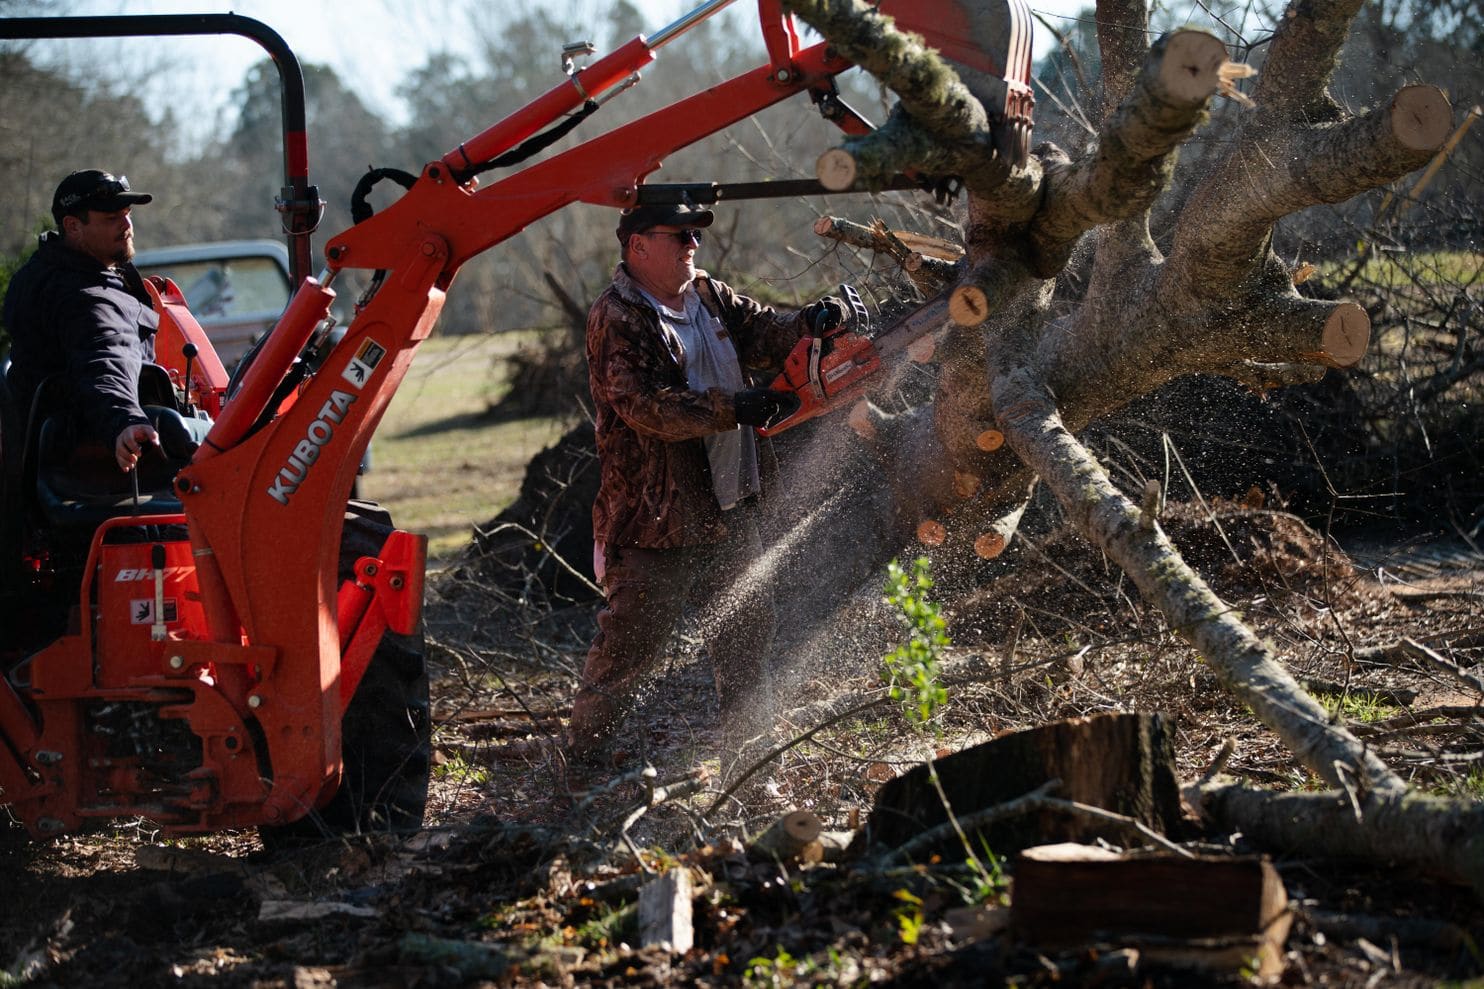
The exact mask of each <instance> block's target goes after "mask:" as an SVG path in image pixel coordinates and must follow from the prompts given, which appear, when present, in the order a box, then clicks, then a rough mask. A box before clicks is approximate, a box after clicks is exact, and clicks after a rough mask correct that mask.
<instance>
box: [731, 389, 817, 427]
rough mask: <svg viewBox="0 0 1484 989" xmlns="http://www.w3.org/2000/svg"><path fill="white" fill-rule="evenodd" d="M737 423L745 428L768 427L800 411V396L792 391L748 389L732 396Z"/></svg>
mask: <svg viewBox="0 0 1484 989" xmlns="http://www.w3.org/2000/svg"><path fill="white" fill-rule="evenodd" d="M732 402H733V404H734V405H735V406H736V408H737V422H739V423H740V424H742V425H744V426H761V427H764V428H766V427H768V426H771V425H773V424H774V423H777V422H782V421H783V420H784V419H787V418H788V417H789V416H791V415H793V414H794V413H795V412H797V411H799V405H800V404H801V403H800V402H799V396H797V395H795V394H794V393H793V392H791V391H774V390H773V389H771V388H746V389H743V390H742V391H739V392H737V393H736V394H735V395H733V396H732Z"/></svg>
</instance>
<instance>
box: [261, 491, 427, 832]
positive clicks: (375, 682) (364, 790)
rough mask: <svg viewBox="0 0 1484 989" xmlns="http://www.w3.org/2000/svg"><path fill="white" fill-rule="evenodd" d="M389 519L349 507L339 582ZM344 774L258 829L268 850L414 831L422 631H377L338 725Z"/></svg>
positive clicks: (420, 797)
mask: <svg viewBox="0 0 1484 989" xmlns="http://www.w3.org/2000/svg"><path fill="white" fill-rule="evenodd" d="M391 529H392V526H391V519H390V517H389V516H387V515H386V513H385V512H383V511H381V510H380V509H379V508H378V507H376V506H373V505H371V504H369V503H364V502H353V503H352V504H351V508H350V510H349V511H347V512H346V516H345V531H344V534H343V535H342V536H341V540H340V580H341V581H342V582H343V581H345V580H347V579H349V578H350V577H351V576H353V574H354V571H355V562H356V560H358V559H360V558H361V557H363V556H375V555H376V554H377V553H379V552H380V551H381V547H382V544H383V543H385V542H386V537H387V535H388V534H389V533H390V532H391ZM341 753H342V759H343V761H344V770H343V772H342V774H341V779H340V789H339V791H338V792H336V794H335V796H334V797H333V798H331V800H330V802H329V803H328V804H326V805H325V806H323V807H321V808H320V809H318V810H316V811H312V812H310V813H309V814H306V815H305V816H304V817H302V818H300V819H299V820H297V821H294V822H293V823H291V824H286V825H278V826H269V825H264V826H262V827H260V828H259V829H258V831H259V834H260V835H261V837H262V839H263V844H264V846H266V847H267V848H269V849H270V850H276V849H283V848H291V847H302V846H304V845H306V844H311V843H314V842H319V841H324V840H327V839H332V838H338V837H341V836H344V835H364V834H389V833H390V834H398V833H401V834H407V833H410V832H413V831H416V830H418V829H419V828H421V827H422V823H423V812H424V810H425V808H426V806H427V801H428V777H429V774H430V772H431V770H432V762H431V755H432V718H431V715H430V712H429V701H428V667H427V662H426V659H425V657H424V647H423V637H422V631H421V630H418V631H417V632H416V633H414V634H412V635H396V634H394V633H392V632H387V633H385V634H384V635H383V636H382V638H381V643H380V644H379V645H378V646H377V647H376V652H375V654H374V655H373V656H372V657H371V664H370V665H369V666H368V667H367V668H366V674H365V676H363V677H362V678H361V683H360V685H359V686H358V687H357V688H356V693H355V696H354V697H353V698H351V702H350V707H349V708H347V709H346V712H345V718H344V720H343V721H342V722H341Z"/></svg>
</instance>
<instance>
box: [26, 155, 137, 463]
mask: <svg viewBox="0 0 1484 989" xmlns="http://www.w3.org/2000/svg"><path fill="white" fill-rule="evenodd" d="M153 198H154V197H153V196H151V195H149V194H148V193H144V192H135V191H134V190H132V189H130V188H129V180H128V179H127V178H125V177H123V176H119V177H117V178H115V177H114V176H113V175H111V174H110V173H108V172H105V171H101V170H99V169H96V168H88V169H83V170H81V171H76V172H73V173H72V174H70V175H68V176H67V177H66V178H65V179H63V180H62V182H61V184H60V185H58V186H57V190H56V192H55V193H54V194H53V196H52V219H53V220H55V221H56V224H57V229H56V230H54V231H47V232H46V233H44V234H42V235H41V241H40V245H39V246H38V248H37V250H36V253H35V254H33V255H31V258H30V259H29V260H28V261H27V262H26V263H25V264H24V265H23V266H22V267H21V269H20V270H19V271H17V272H16V274H15V277H14V278H13V279H12V280H11V282H10V288H9V290H8V291H7V292H6V295H5V325H6V327H8V328H9V330H10V333H11V336H12V338H13V341H14V342H13V345H12V349H11V355H10V359H11V367H10V371H9V377H10V383H11V386H12V387H13V389H14V392H15V395H16V398H17V401H18V403H19V406H20V408H22V409H26V408H29V407H30V404H31V399H32V397H33V396H34V395H35V393H36V389H37V388H38V387H39V386H40V384H41V382H42V381H43V380H44V379H46V378H48V377H51V376H53V375H57V376H60V377H61V378H62V379H63V381H64V382H65V384H64V387H65V389H66V404H67V407H69V408H72V409H74V410H76V414H75V417H74V418H75V425H76V426H77V428H78V429H79V431H80V434H81V435H83V436H86V437H88V438H91V439H95V440H97V441H98V442H101V443H103V444H105V445H107V446H108V447H110V448H112V450H113V451H114V457H115V458H116V459H117V461H118V465H119V469H120V470H124V471H128V470H132V469H133V467H134V465H135V464H136V463H137V462H138V460H139V455H140V452H141V450H142V449H143V447H144V446H145V445H146V444H150V443H157V442H159V437H158V436H157V435H156V434H155V431H154V429H153V428H152V427H151V426H150V424H149V418H148V417H147V416H146V415H145V414H144V410H143V409H141V408H140V406H139V400H138V384H139V371H140V366H141V365H142V364H144V363H145V362H148V361H152V360H154V335H155V331H156V330H157V329H158V328H159V316H158V315H157V314H156V313H155V311H154V309H153V308H152V307H151V303H150V298H149V295H148V293H147V292H146V291H145V288H144V284H143V281H142V280H141V279H140V276H139V272H138V271H136V270H135V269H134V266H133V265H132V264H131V263H130V262H131V261H132V260H133V259H134V221H133V218H132V216H131V210H132V208H133V207H135V206H142V205H144V204H146V203H148V202H150V201H151V200H152V199H153Z"/></svg>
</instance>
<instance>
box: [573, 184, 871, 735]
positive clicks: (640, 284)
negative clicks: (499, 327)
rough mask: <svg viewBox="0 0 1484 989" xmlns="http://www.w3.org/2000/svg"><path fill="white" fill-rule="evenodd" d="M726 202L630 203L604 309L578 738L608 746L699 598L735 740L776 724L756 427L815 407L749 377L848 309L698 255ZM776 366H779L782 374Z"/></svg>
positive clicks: (591, 346) (594, 369)
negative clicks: (593, 580)
mask: <svg viewBox="0 0 1484 989" xmlns="http://www.w3.org/2000/svg"><path fill="white" fill-rule="evenodd" d="M712 218H713V214H712V213H711V211H710V210H706V209H698V208H694V207H690V206H687V205H684V204H681V205H659V206H640V207H635V208H633V209H629V210H625V211H624V212H623V214H622V215H621V217H620V219H619V223H618V230H617V233H618V241H619V245H620V255H621V258H622V260H621V261H620V263H619V265H618V269H617V270H616V271H615V273H614V276H613V282H612V284H610V285H609V286H608V288H607V289H606V290H604V292H603V293H602V294H601V295H600V296H599V297H598V299H597V301H596V302H595V303H594V304H593V307H592V310H591V311H590V312H589V314H588V320H587V360H588V381H589V384H590V386H591V389H592V395H593V402H594V405H595V411H596V425H595V429H596V434H597V448H598V461H599V472H600V480H599V489H598V495H597V499H596V501H595V503H594V505H593V539H594V543H595V545H594V554H593V564H594V570H595V571H596V572H597V575H598V581H599V583H600V584H601V585H602V587H603V591H604V597H605V605H604V608H603V609H602V611H601V612H600V613H599V615H598V633H597V636H596V637H595V639H594V640H593V643H592V647H591V649H590V650H589V652H588V656H587V662H586V665H585V667H584V668H583V672H582V682H581V684H580V685H579V688H578V692H577V697H576V699H575V700H574V701H573V705H572V721H571V727H570V733H569V747H570V751H571V752H572V754H573V755H574V756H575V757H577V758H579V759H581V760H584V761H590V762H591V761H603V760H605V759H606V758H607V757H608V755H609V754H610V748H611V743H612V742H613V739H614V737H615V735H616V733H617V732H618V729H619V728H620V726H621V723H622V721H623V719H624V716H625V715H626V714H627V712H628V710H629V708H630V707H631V706H632V704H633V700H634V694H635V691H636V689H637V687H638V683H639V680H640V679H641V678H642V677H643V675H644V674H645V673H646V672H647V671H649V670H650V669H651V668H652V667H653V666H654V664H655V662H656V661H657V659H658V658H659V655H660V650H661V649H662V648H663V647H664V645H665V643H666V642H667V641H668V640H669V638H670V636H671V634H672V633H673V631H674V630H675V627H676V624H677V622H678V621H679V619H680V618H681V616H682V613H683V612H684V611H685V609H686V608H687V607H691V608H693V609H694V613H695V615H696V617H697V618H698V620H699V625H700V632H701V636H702V640H703V643H704V646H705V650H706V653H707V655H708V658H709V659H710V661H711V666H712V676H713V678H714V681H715V684H716V693H717V697H718V700H719V702H720V707H721V716H722V727H723V730H724V732H725V734H726V736H727V740H728V743H729V744H732V745H740V744H742V743H745V742H746V740H747V739H748V738H750V737H752V736H754V735H756V734H757V733H758V732H759V731H761V730H764V729H765V728H766V727H767V726H768V725H769V723H770V722H771V713H772V688H771V682H770V677H769V671H768V664H767V653H768V650H769V648H770V646H771V643H772V638H773V630H774V623H775V615H774V609H773V596H772V591H771V588H770V587H769V583H768V582H769V579H770V577H769V575H767V574H762V573H754V572H749V570H750V568H751V567H752V564H753V563H755V562H756V561H757V560H758V557H759V556H760V554H761V550H762V540H761V537H760V535H759V531H758V518H757V512H758V503H759V499H760V497H761V495H762V493H763V484H762V474H763V469H762V467H761V466H760V460H761V459H762V458H761V457H760V451H759V447H758V438H757V435H756V434H755V433H754V431H753V427H758V426H767V425H770V424H773V423H776V422H779V421H781V420H783V419H785V418H787V417H788V416H789V415H790V414H792V412H793V411H794V410H795V409H797V408H798V405H799V400H798V398H797V397H796V396H794V395H793V393H791V392H782V391H770V390H768V389H766V388H755V387H749V385H748V372H776V371H777V370H778V368H779V367H780V365H781V364H782V362H783V360H784V358H785V357H786V356H787V355H788V353H789V350H790V349H791V348H792V346H793V345H794V344H795V342H797V341H798V339H799V338H800V337H801V336H804V335H806V334H808V333H810V332H811V331H813V332H819V331H820V329H822V328H825V327H829V326H833V325H834V324H835V323H838V322H839V321H840V319H841V318H843V315H844V310H843V308H842V307H841V305H840V304H839V303H838V302H837V301H836V300H834V299H822V300H820V301H819V302H815V303H813V304H811V305H809V306H806V307H804V308H803V309H802V310H799V311H798V312H795V313H790V314H786V315H785V314H782V313H777V312H774V311H773V310H772V309H770V308H767V307H765V306H762V305H760V304H759V303H757V302H755V301H753V300H752V299H749V298H746V297H745V296H742V295H739V294H737V293H736V292H734V291H733V290H732V289H731V288H729V287H728V286H727V285H725V284H723V283H722V282H719V281H717V280H716V279H714V278H711V277H710V276H708V275H707V274H706V273H705V272H704V271H700V270H698V269H697V268H696V267H695V254H696V249H697V248H698V247H699V246H700V244H701V240H702V236H703V231H704V230H705V228H707V227H709V226H710V225H711V221H712ZM771 377H772V375H771V373H770V374H769V376H768V380H771Z"/></svg>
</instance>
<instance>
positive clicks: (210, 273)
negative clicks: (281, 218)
mask: <svg viewBox="0 0 1484 989" xmlns="http://www.w3.org/2000/svg"><path fill="white" fill-rule="evenodd" d="M134 266H135V267H136V268H138V269H139V272H140V274H142V275H163V276H165V277H166V278H169V279H170V280H171V281H173V282H175V284H176V285H177V286H179V288H180V290H181V292H183V293H184V294H185V297H186V304H187V305H188V306H190V309H191V314H192V315H194V316H195V317H196V321H197V322H198V323H200V324H201V328H202V329H203V330H205V331H206V335H207V336H208V337H210V338H211V343H212V345H213V346H214V347H216V353H217V356H218V357H220V358H221V359H222V363H223V364H225V365H226V366H227V367H228V368H230V367H232V366H233V365H234V364H236V363H237V361H238V360H240V359H241V357H242V355H243V354H245V353H247V349H248V348H249V347H251V346H252V345H253V343H254V342H255V341H256V340H257V339H258V338H259V337H261V336H262V335H263V334H264V333H266V332H267V331H268V330H269V329H271V328H272V326H273V324H274V323H276V322H277V321H278V317H279V315H280V314H281V313H282V312H283V310H284V307H285V306H287V305H288V303H289V296H290V295H291V294H292V288H291V285H290V282H289V252H288V248H287V247H285V246H284V245H283V243H282V242H281V241H276V240H266V239H264V240H222V241H215V242H213V243H209V244H180V245H177V246H174V247H154V248H148V249H146V250H141V251H140V252H139V253H138V254H136V255H135V256H134Z"/></svg>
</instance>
